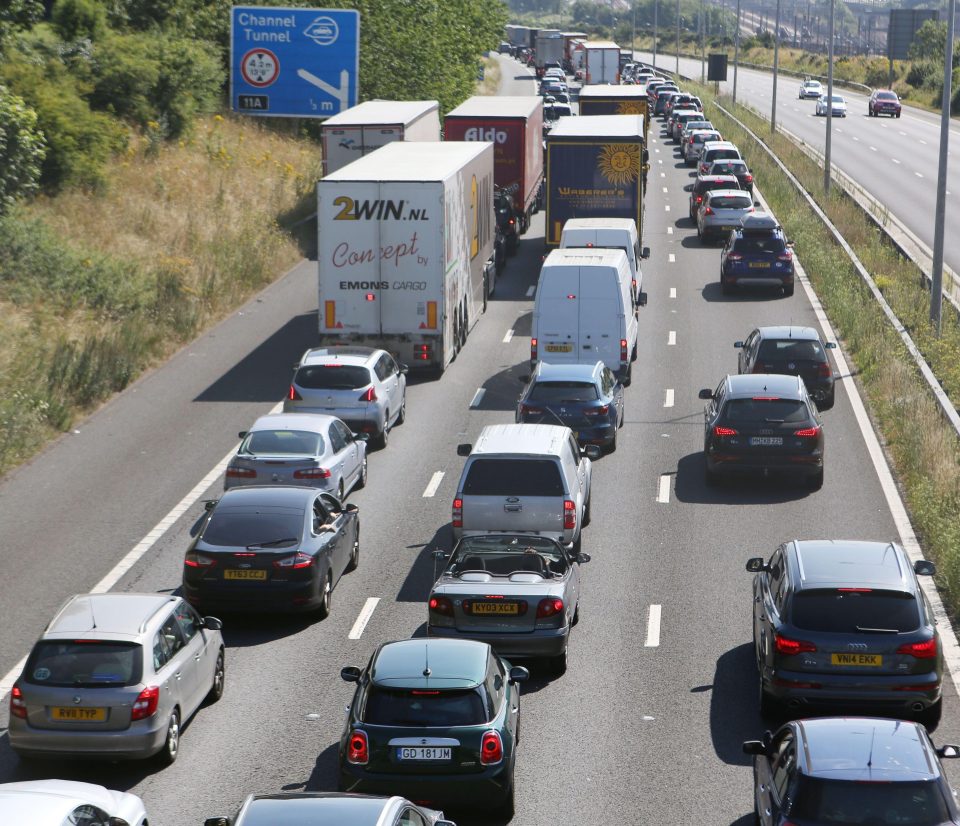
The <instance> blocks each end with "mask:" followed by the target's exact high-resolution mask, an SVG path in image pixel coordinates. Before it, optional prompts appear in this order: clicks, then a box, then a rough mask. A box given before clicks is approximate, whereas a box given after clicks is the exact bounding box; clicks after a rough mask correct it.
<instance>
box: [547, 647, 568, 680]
mask: <svg viewBox="0 0 960 826" xmlns="http://www.w3.org/2000/svg"><path fill="white" fill-rule="evenodd" d="M548 663H549V666H550V671H551V672H553V674H554V675H555V676H557V677H562V676H563V675H564V674H566V673H567V649H566V648H564V649H563V653H562V654H557V656H555V657H551V658H550V659H549V660H548Z"/></svg>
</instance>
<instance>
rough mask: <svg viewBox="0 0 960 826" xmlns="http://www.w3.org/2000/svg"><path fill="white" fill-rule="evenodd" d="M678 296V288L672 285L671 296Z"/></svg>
mask: <svg viewBox="0 0 960 826" xmlns="http://www.w3.org/2000/svg"><path fill="white" fill-rule="evenodd" d="M676 297H677V288H676V287H671V288H670V298H676Z"/></svg>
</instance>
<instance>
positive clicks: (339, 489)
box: [337, 479, 343, 502]
mask: <svg viewBox="0 0 960 826" xmlns="http://www.w3.org/2000/svg"><path fill="white" fill-rule="evenodd" d="M337 499H339V500H340V501H341V502H342V501H343V479H341V480H340V484H338V485H337Z"/></svg>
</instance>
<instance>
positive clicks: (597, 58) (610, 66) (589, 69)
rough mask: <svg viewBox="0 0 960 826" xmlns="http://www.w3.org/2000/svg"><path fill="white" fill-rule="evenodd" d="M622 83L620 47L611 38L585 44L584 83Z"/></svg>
mask: <svg viewBox="0 0 960 826" xmlns="http://www.w3.org/2000/svg"><path fill="white" fill-rule="evenodd" d="M595 83H612V84H614V85H616V84H618V83H620V47H619V46H618V45H617V44H616V43H613V42H611V41H609V40H595V41H592V42H591V41H589V40H588V41H587V42H586V43H584V44H583V85H584V86H592V85H594V84H595Z"/></svg>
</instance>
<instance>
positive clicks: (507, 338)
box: [503, 327, 513, 344]
mask: <svg viewBox="0 0 960 826" xmlns="http://www.w3.org/2000/svg"><path fill="white" fill-rule="evenodd" d="M512 338H513V327H511V328H510V329H509V330H507V334H506V335H505V336H504V337H503V343H504V344H509V343H510V339H512Z"/></svg>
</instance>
